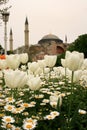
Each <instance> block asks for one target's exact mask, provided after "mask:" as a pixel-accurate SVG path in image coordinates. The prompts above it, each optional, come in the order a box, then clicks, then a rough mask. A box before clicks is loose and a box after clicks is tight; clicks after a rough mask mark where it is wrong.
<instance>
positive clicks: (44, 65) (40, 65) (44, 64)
mask: <svg viewBox="0 0 87 130" xmlns="http://www.w3.org/2000/svg"><path fill="white" fill-rule="evenodd" d="M37 62H38V64H39V67H41V68H42V69H44V68H45V67H46V63H45V60H38V61H37Z"/></svg>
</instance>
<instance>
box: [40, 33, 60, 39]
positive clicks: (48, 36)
mask: <svg viewBox="0 0 87 130" xmlns="http://www.w3.org/2000/svg"><path fill="white" fill-rule="evenodd" d="M42 39H59V38H58V37H57V36H56V35H53V34H48V35H45V36H44V37H43V38H42Z"/></svg>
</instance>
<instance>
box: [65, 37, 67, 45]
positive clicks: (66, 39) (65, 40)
mask: <svg viewBox="0 0 87 130" xmlns="http://www.w3.org/2000/svg"><path fill="white" fill-rule="evenodd" d="M65 43H67V35H65Z"/></svg>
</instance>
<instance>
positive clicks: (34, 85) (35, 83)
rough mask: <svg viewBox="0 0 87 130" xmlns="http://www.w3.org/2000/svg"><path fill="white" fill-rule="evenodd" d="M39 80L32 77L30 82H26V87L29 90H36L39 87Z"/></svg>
mask: <svg viewBox="0 0 87 130" xmlns="http://www.w3.org/2000/svg"><path fill="white" fill-rule="evenodd" d="M41 83H42V81H41V79H40V77H33V78H31V79H30V80H28V82H27V85H28V86H29V88H30V89H31V90H34V91H35V90H38V89H39V88H40V87H41Z"/></svg>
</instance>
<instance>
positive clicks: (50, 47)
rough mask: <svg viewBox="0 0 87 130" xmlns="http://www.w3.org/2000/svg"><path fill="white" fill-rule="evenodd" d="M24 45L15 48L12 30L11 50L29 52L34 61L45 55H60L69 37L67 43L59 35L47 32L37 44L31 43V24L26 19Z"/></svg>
mask: <svg viewBox="0 0 87 130" xmlns="http://www.w3.org/2000/svg"><path fill="white" fill-rule="evenodd" d="M24 41H25V43H24V46H22V47H19V48H17V49H16V50H14V49H13V33H12V29H11V30H10V38H9V42H10V51H13V52H14V53H28V55H29V59H30V60H32V61H37V60H40V59H43V58H44V55H59V54H61V53H63V52H64V51H65V50H66V49H67V47H68V45H69V44H68V43H67V37H65V43H64V42H63V40H61V39H60V38H59V37H58V36H56V35H54V34H47V35H45V36H43V37H42V38H41V39H40V40H39V41H38V43H37V44H35V45H30V44H29V25H28V19H27V17H26V20H25V30H24Z"/></svg>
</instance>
